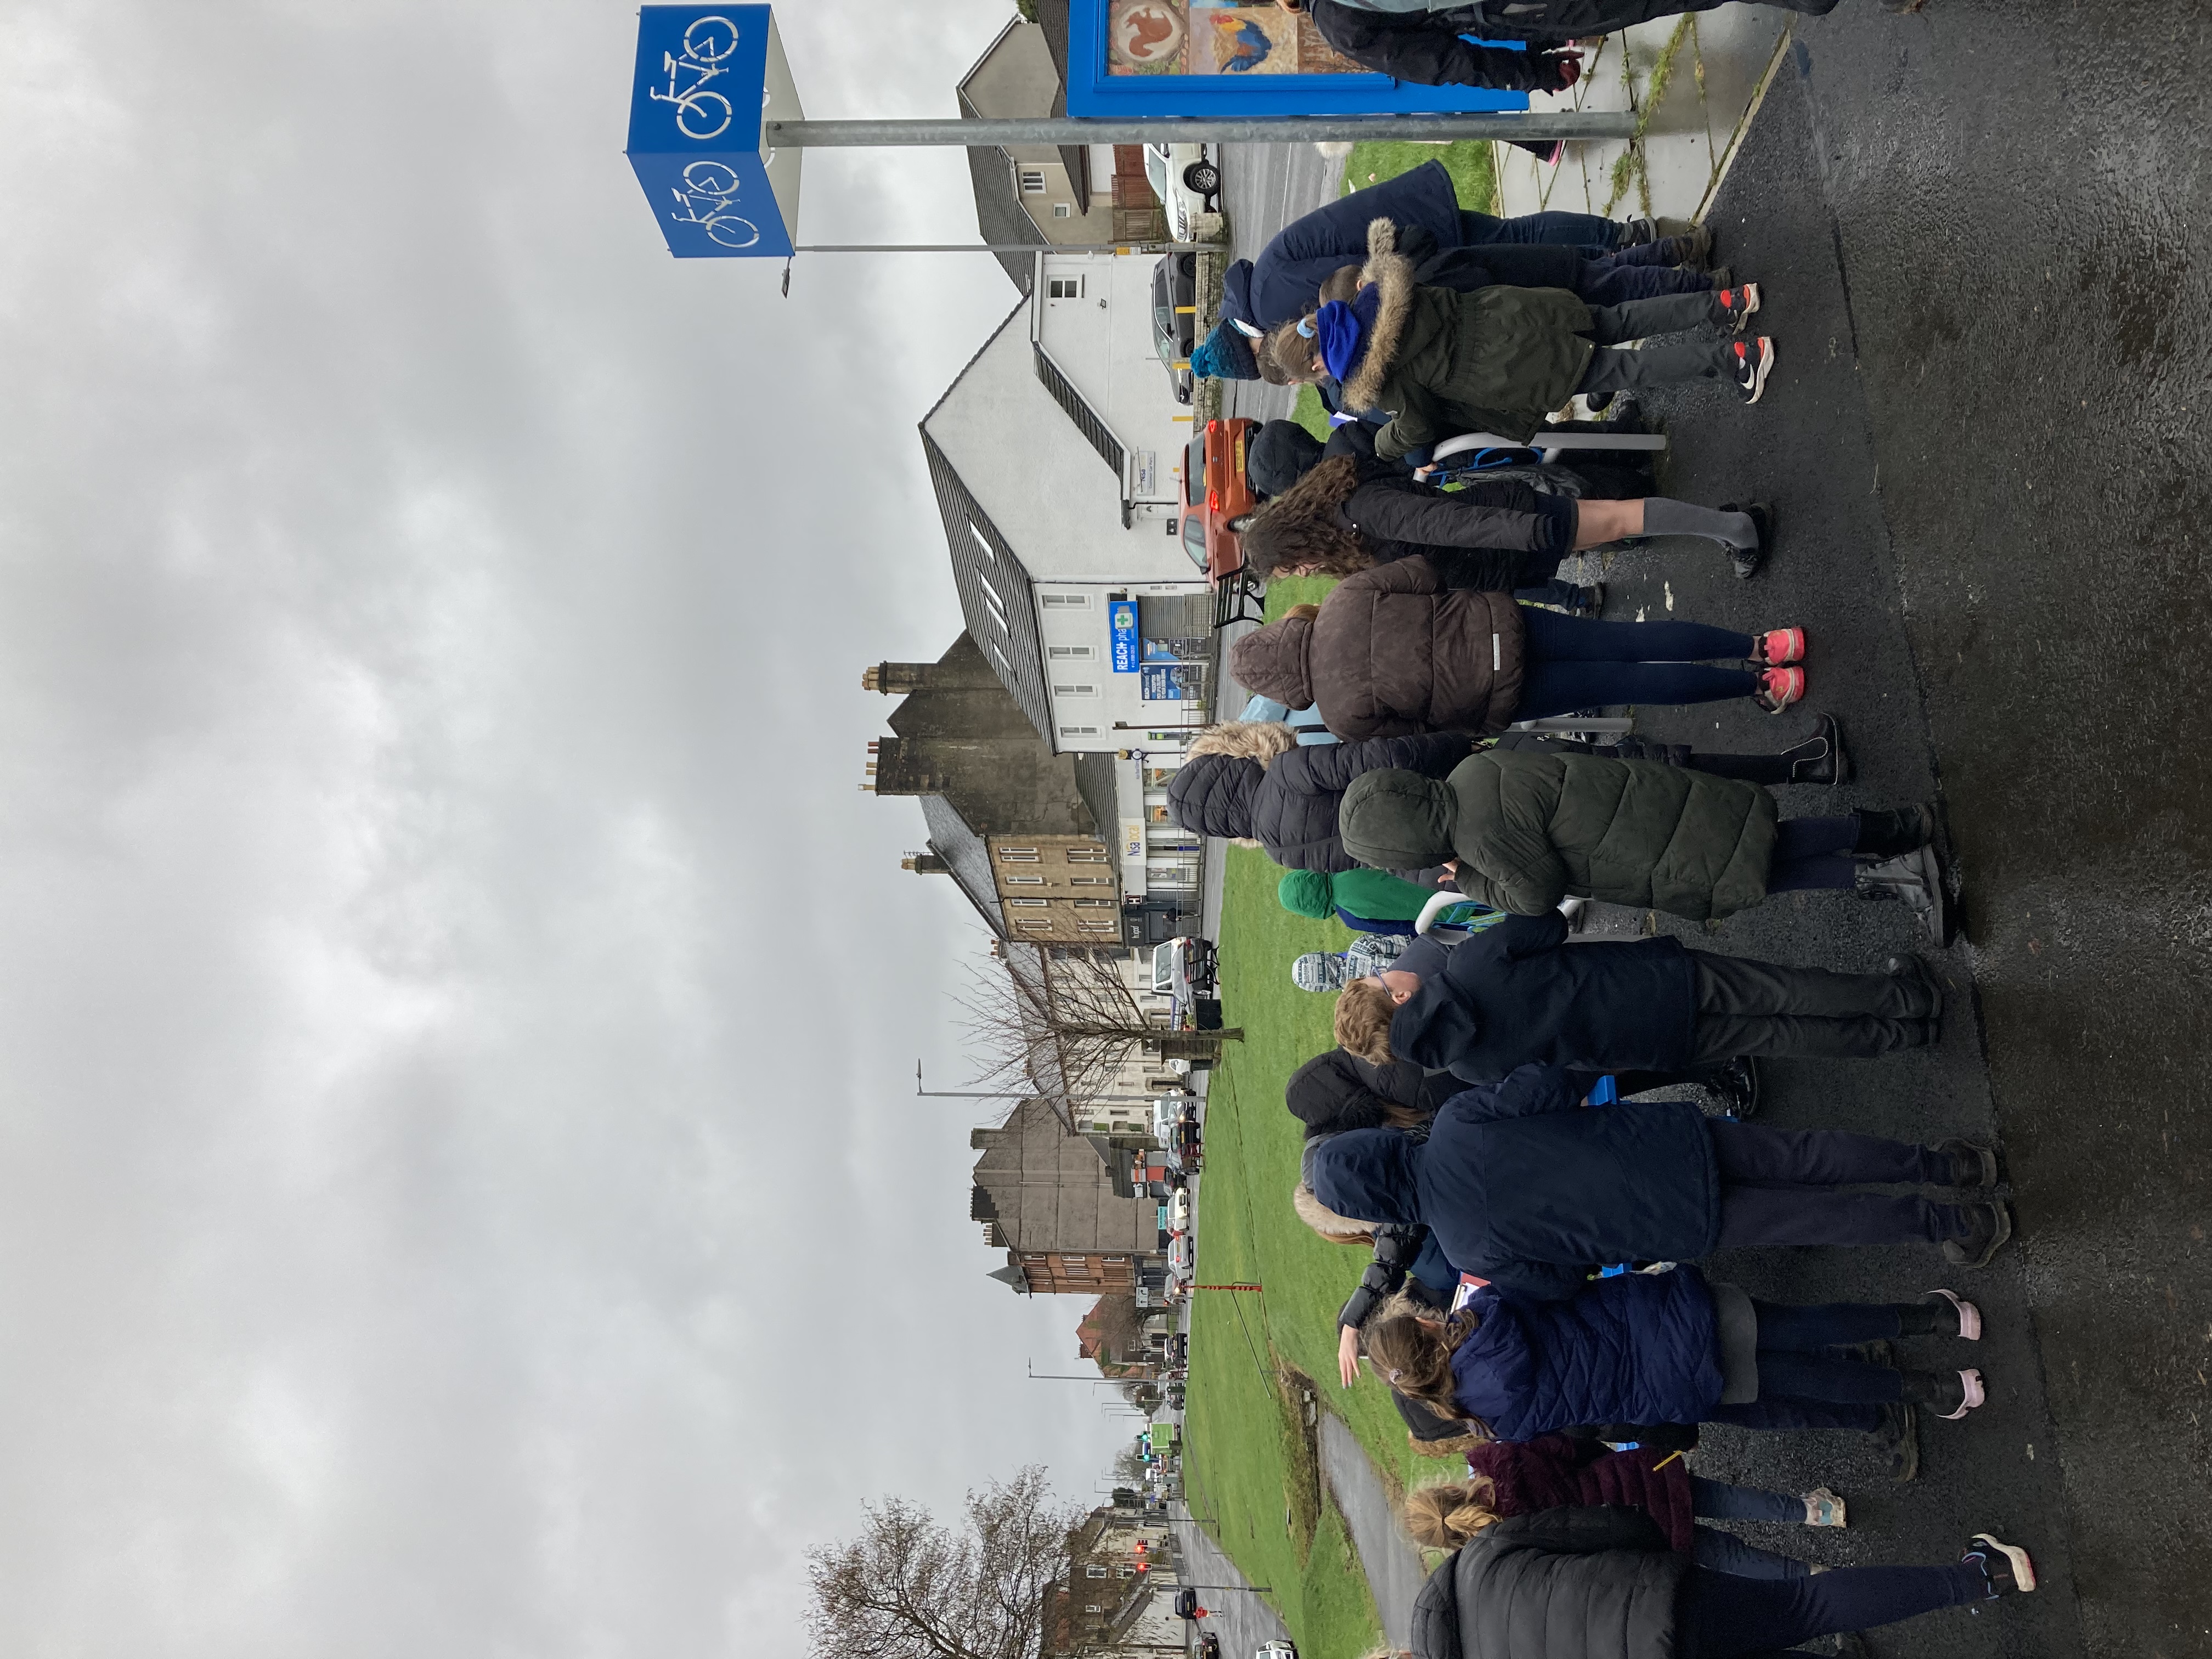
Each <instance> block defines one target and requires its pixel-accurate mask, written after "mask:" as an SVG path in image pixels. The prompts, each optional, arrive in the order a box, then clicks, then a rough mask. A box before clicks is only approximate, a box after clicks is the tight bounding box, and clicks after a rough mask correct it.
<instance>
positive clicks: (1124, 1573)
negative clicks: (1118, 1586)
mask: <svg viewBox="0 0 2212 1659" xmlns="http://www.w3.org/2000/svg"><path fill="white" fill-rule="evenodd" d="M1136 1576H1137V1570H1136V1569H1135V1568H1134V1567H1132V1566H1128V1565H1123V1567H1122V1569H1121V1577H1124V1578H1134V1577H1136Z"/></svg>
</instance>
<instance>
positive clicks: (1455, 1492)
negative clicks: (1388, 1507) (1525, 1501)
mask: <svg viewBox="0 0 2212 1659" xmlns="http://www.w3.org/2000/svg"><path fill="white" fill-rule="evenodd" d="M1503 1519H1504V1516H1501V1515H1500V1514H1498V1486H1497V1483H1496V1482H1494V1481H1492V1480H1491V1479H1490V1477H1489V1476H1487V1475H1481V1474H1478V1475H1476V1476H1475V1477H1474V1479H1472V1480H1447V1481H1444V1482H1443V1483H1442V1484H1441V1485H1438V1486H1421V1487H1417V1488H1416V1489H1415V1490H1413V1491H1412V1492H1407V1494H1406V1530H1407V1532H1410V1533H1411V1534H1413V1541H1414V1542H1415V1543H1417V1544H1421V1545H1425V1546H1426V1547H1428V1548H1430V1549H1432V1550H1455V1549H1457V1548H1458V1547H1460V1546H1461V1545H1462V1544H1464V1543H1466V1542H1467V1541H1468V1540H1469V1539H1471V1538H1473V1537H1474V1535H1475V1534H1477V1533H1479V1532H1480V1531H1481V1530H1482V1529H1483V1528H1485V1527H1487V1526H1492V1525H1494V1524H1495V1523H1496V1522H1499V1521H1501V1520H1503Z"/></svg>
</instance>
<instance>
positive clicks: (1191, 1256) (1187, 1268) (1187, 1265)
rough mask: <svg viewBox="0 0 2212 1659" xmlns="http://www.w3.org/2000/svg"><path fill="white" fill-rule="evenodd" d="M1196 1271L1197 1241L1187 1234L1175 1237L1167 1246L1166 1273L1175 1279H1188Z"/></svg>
mask: <svg viewBox="0 0 2212 1659" xmlns="http://www.w3.org/2000/svg"><path fill="white" fill-rule="evenodd" d="M1197 1271H1198V1243H1197V1241H1196V1240H1194V1238H1192V1237H1191V1236H1190V1235H1189V1234H1188V1233H1182V1234H1179V1235H1177V1236H1176V1237H1175V1238H1174V1239H1172V1240H1170V1242H1169V1244H1168V1272H1169V1273H1172V1274H1173V1275H1175V1277H1176V1278H1177V1279H1188V1278H1189V1277H1190V1276H1191V1274H1193V1273H1195V1272H1197Z"/></svg>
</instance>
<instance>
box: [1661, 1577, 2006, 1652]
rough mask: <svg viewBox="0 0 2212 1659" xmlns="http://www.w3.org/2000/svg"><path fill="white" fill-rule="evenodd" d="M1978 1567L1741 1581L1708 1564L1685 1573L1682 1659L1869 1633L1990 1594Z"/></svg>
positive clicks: (1679, 1618) (1680, 1608)
mask: <svg viewBox="0 0 2212 1659" xmlns="http://www.w3.org/2000/svg"><path fill="white" fill-rule="evenodd" d="M1989 1594H1990V1586H1989V1580H1988V1578H1987V1577H1985V1576H1984V1574H1983V1572H1982V1570H1981V1568H1980V1567H1978V1566H1977V1565H1975V1564H1974V1563H1972V1562H1971V1561H1961V1562H1959V1563H1957V1564H1955V1565H1952V1566H1948V1567H1839V1568H1838V1569H1837V1570H1836V1571H1833V1572H1824V1573H1822V1574H1820V1576H1819V1577H1803V1578H1740V1577H1733V1576H1731V1575H1729V1574H1728V1573H1724V1572H1715V1571H1712V1570H1711V1568H1710V1567H1698V1566H1693V1567H1692V1568H1691V1569H1690V1570H1689V1571H1687V1572H1686V1573H1684V1574H1683V1575H1682V1589H1681V1591H1680V1596H1679V1598H1678V1599H1677V1601H1676V1602H1675V1617H1674V1652H1675V1654H1676V1655H1677V1656H1678V1659H1737V1656H1738V1655H1742V1654H1771V1653H1772V1652H1774V1651H1775V1650H1777V1649H1779V1648H1789V1647H1795V1646H1796V1644H1798V1643H1800V1642H1809V1641H1811V1640H1813V1639H1814V1638H1815V1637H1820V1636H1831V1635H1834V1634H1836V1633H1837V1632H1841V1631H1857V1630H1872V1629H1873V1628H1874V1627H1875V1626H1877V1625H1893V1624H1895V1623H1896V1622H1897V1621H1898V1620H1900V1619H1911V1618H1912V1617H1914V1616H1915V1615H1916V1614H1918V1613H1933V1612H1935V1611H1936V1609H1937V1608H1938V1607H1963V1606H1965V1605H1966V1603H1968V1602H1970V1601H1986V1600H1988V1599H1989Z"/></svg>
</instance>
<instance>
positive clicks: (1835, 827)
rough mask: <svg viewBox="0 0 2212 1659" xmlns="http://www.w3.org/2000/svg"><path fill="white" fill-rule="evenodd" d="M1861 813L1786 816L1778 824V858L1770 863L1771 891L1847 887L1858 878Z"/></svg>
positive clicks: (1767, 868) (1776, 827)
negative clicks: (1856, 855)
mask: <svg viewBox="0 0 2212 1659" xmlns="http://www.w3.org/2000/svg"><path fill="white" fill-rule="evenodd" d="M1858 839H1859V815H1858V814H1857V813H1856V812H1844V813H1842V814H1840V815H1838V816H1837V817H1831V818H1784V819H1783V820H1782V822H1781V823H1778V824H1776V825H1775V826H1774V858H1773V860H1772V861H1771V863H1769V864H1768V865H1767V866H1766V890H1767V891H1768V892H1770V893H1799V892H1810V891H1814V890H1820V889H1836V888H1846V887H1850V886H1853V885H1855V884H1857V881H1858V872H1859V866H1858V861H1857V860H1855V859H1854V858H1852V857H1851V848H1854V847H1856V846H1857V845H1858Z"/></svg>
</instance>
